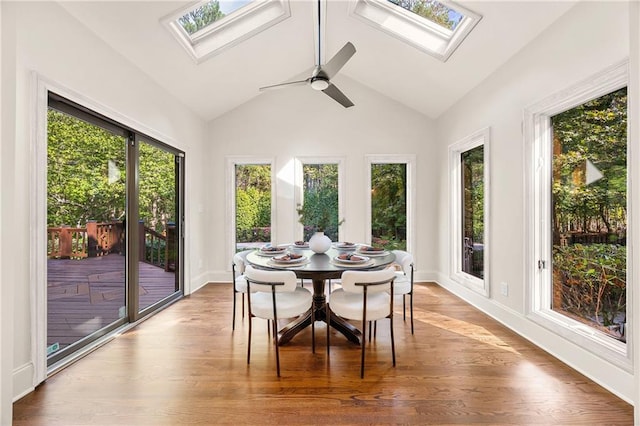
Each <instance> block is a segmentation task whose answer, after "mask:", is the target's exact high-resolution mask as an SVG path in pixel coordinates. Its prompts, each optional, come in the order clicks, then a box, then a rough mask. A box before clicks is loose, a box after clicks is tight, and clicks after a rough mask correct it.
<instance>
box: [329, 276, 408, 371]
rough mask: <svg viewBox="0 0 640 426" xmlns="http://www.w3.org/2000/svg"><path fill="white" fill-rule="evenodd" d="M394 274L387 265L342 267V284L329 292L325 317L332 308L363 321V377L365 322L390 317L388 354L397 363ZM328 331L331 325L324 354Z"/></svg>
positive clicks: (349, 318) (361, 367)
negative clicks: (374, 268) (369, 268)
mask: <svg viewBox="0 0 640 426" xmlns="http://www.w3.org/2000/svg"><path fill="white" fill-rule="evenodd" d="M395 278H396V273H395V271H394V270H393V269H390V268H387V269H383V270H380V271H345V272H343V273H342V278H341V283H342V288H338V289H336V290H333V291H332V292H331V295H330V298H329V303H328V304H327V318H329V316H330V312H333V313H334V314H335V315H338V316H339V317H341V318H344V319H347V320H352V321H361V322H362V336H361V338H360V341H361V347H362V354H361V360H360V378H364V356H365V345H366V340H367V336H366V334H367V324H368V323H370V322H371V321H377V320H381V319H384V318H389V330H390V332H391V354H392V358H393V366H394V367H395V366H396V349H395V342H394V338H393V288H394V282H393V281H394V279H395ZM330 334H331V333H330V327H327V355H329V348H330V341H329V340H330V338H329V336H330Z"/></svg>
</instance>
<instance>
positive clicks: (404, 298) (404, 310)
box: [402, 294, 407, 321]
mask: <svg viewBox="0 0 640 426" xmlns="http://www.w3.org/2000/svg"><path fill="white" fill-rule="evenodd" d="M402 320H403V321H407V295H406V294H403V295H402Z"/></svg>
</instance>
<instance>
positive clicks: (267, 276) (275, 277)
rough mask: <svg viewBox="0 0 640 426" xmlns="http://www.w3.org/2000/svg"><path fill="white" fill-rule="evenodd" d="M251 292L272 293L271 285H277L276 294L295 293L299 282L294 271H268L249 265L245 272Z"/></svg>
mask: <svg viewBox="0 0 640 426" xmlns="http://www.w3.org/2000/svg"><path fill="white" fill-rule="evenodd" d="M244 276H245V278H246V279H247V283H248V284H249V288H250V289H251V291H263V292H269V293H270V292H271V284H272V283H277V284H278V285H276V286H275V289H276V292H277V293H279V292H286V291H295V289H296V287H297V285H298V282H297V278H296V273H295V272H293V271H267V270H263V269H256V268H254V267H253V266H251V265H248V266H247V268H246V269H245V271H244Z"/></svg>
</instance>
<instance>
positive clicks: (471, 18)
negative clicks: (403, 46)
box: [349, 0, 482, 62]
mask: <svg viewBox="0 0 640 426" xmlns="http://www.w3.org/2000/svg"><path fill="white" fill-rule="evenodd" d="M440 3H442V4H443V5H444V6H446V7H448V8H450V9H453V10H455V11H456V12H458V13H459V14H461V15H462V16H463V18H462V20H461V21H460V22H459V23H458V25H457V26H456V29H455V30H453V31H451V30H449V29H447V28H444V27H441V26H440V25H438V24H436V23H435V22H431V21H430V20H429V19H427V18H424V17H422V16H420V15H418V14H416V13H414V12H411V11H409V10H407V9H405V8H403V7H401V6H398V5H395V4H393V3H391V2H389V1H388V0H351V1H350V2H349V15H350V16H352V17H354V18H356V19H358V20H360V21H361V22H364V23H366V24H367V25H370V26H372V27H374V28H376V29H378V30H380V31H383V32H385V33H387V34H389V35H390V36H392V37H395V38H396V39H398V40H401V41H403V42H405V43H407V44H409V45H411V46H413V47H415V48H416V49H419V50H421V51H423V52H425V53H427V54H429V55H431V56H433V57H435V58H437V59H439V60H440V61H442V62H446V61H447V59H449V57H450V56H451V55H452V54H453V52H454V51H455V50H456V49H457V48H458V46H460V44H461V43H462V42H463V41H464V39H465V38H466V37H467V36H468V35H469V33H471V31H472V30H473V29H474V28H475V26H476V25H477V24H478V22H480V20H481V19H482V15H479V14H477V13H475V12H473V11H471V10H469V9H467V8H465V7H463V6H461V5H460V4H457V3H453V2H451V1H448V0H441V1H440Z"/></svg>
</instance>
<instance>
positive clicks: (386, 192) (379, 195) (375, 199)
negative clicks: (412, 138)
mask: <svg viewBox="0 0 640 426" xmlns="http://www.w3.org/2000/svg"><path fill="white" fill-rule="evenodd" d="M406 189H407V165H406V164H400V163H398V164H372V165H371V236H372V243H373V244H374V245H379V246H383V247H385V248H386V249H389V250H396V249H398V250H406V249H407V194H406Z"/></svg>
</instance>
